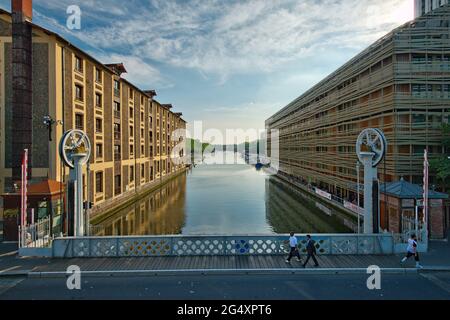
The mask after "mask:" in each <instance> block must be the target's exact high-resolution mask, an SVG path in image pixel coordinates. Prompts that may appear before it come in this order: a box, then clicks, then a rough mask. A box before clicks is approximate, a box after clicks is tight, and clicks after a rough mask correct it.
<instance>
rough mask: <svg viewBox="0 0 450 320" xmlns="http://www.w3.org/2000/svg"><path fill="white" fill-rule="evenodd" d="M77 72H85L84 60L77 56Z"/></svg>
mask: <svg viewBox="0 0 450 320" xmlns="http://www.w3.org/2000/svg"><path fill="white" fill-rule="evenodd" d="M75 70H76V71H78V72H83V59H81V58H80V57H78V56H75Z"/></svg>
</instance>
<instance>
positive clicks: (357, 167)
mask: <svg viewBox="0 0 450 320" xmlns="http://www.w3.org/2000/svg"><path fill="white" fill-rule="evenodd" d="M359 171H360V170H359V161H357V162H356V174H357V177H358V179H357V184H358V185H357V187H356V188H357V193H358V210H359V208H360V207H361V204H360V199H359V192H360V187H359V184H360V179H359ZM357 215H358V234H361V215H360V214H359V211H358V212H357Z"/></svg>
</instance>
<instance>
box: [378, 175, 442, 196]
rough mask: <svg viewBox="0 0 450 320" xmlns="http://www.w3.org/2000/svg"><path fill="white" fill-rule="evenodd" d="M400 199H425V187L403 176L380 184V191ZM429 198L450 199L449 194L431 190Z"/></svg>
mask: <svg viewBox="0 0 450 320" xmlns="http://www.w3.org/2000/svg"><path fill="white" fill-rule="evenodd" d="M385 187H386V194H387V195H390V196H394V197H396V198H399V199H423V187H422V186H419V185H417V184H412V183H410V182H408V181H405V180H404V179H403V178H402V179H401V180H400V181H397V182H388V183H386V184H382V185H381V186H380V191H381V192H382V193H385V191H384V190H385ZM428 197H429V199H448V194H445V193H440V192H436V191H432V190H429V195H428Z"/></svg>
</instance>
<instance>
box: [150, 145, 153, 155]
mask: <svg viewBox="0 0 450 320" xmlns="http://www.w3.org/2000/svg"><path fill="white" fill-rule="evenodd" d="M150 157H153V147H152V146H150Z"/></svg>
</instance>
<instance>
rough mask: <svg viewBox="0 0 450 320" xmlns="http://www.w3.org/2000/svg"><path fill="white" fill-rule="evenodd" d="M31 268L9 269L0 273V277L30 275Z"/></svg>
mask: <svg viewBox="0 0 450 320" xmlns="http://www.w3.org/2000/svg"><path fill="white" fill-rule="evenodd" d="M30 272H31V271H30V270H24V271H7V272H3V273H0V279H1V278H8V277H28V275H29V274H30Z"/></svg>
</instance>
